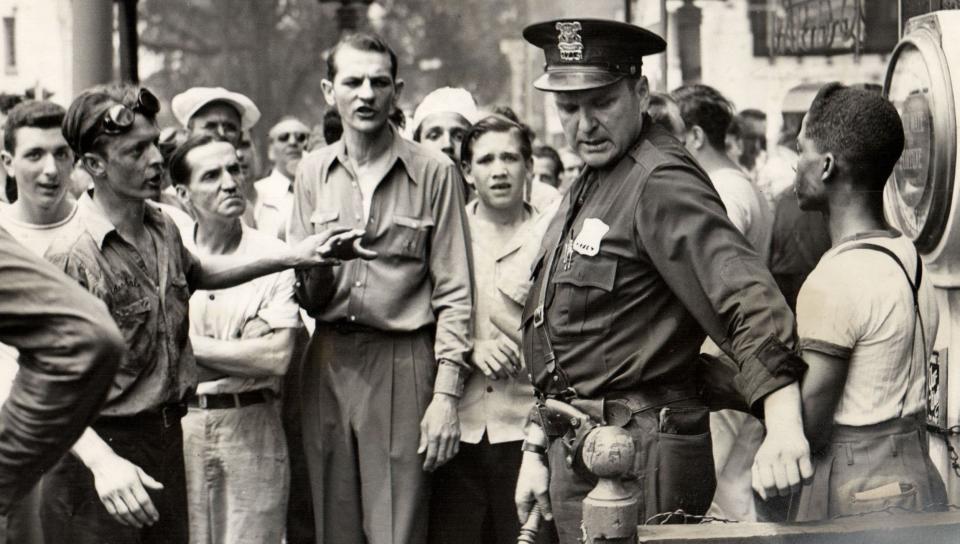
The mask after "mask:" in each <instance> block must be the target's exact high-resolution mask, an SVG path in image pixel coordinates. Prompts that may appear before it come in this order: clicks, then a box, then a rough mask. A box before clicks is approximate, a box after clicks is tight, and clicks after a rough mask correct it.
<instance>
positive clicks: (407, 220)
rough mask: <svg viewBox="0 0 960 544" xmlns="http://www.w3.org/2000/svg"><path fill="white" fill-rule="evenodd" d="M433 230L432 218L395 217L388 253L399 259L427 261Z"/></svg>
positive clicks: (388, 243)
mask: <svg viewBox="0 0 960 544" xmlns="http://www.w3.org/2000/svg"><path fill="white" fill-rule="evenodd" d="M432 228H433V219H432V218H429V217H423V218H421V217H410V216H406V215H394V216H393V225H392V226H391V228H390V234H389V241H388V242H387V252H388V253H389V254H391V255H395V256H397V257H403V258H409V259H418V260H425V259H426V253H427V240H428V237H429V236H430V231H431V230H432Z"/></svg>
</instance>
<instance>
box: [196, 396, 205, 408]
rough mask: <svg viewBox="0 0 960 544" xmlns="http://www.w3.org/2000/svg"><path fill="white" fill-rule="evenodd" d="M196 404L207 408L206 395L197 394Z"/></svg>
mask: <svg viewBox="0 0 960 544" xmlns="http://www.w3.org/2000/svg"><path fill="white" fill-rule="evenodd" d="M197 405H198V406H200V408H203V409H204V410H206V409H207V396H206V395H197Z"/></svg>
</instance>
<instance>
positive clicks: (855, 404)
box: [797, 232, 939, 426]
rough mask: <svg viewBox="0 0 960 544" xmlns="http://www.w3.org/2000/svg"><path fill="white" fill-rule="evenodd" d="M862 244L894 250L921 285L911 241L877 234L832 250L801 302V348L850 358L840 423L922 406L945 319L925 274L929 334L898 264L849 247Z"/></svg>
mask: <svg viewBox="0 0 960 544" xmlns="http://www.w3.org/2000/svg"><path fill="white" fill-rule="evenodd" d="M863 242H867V243H871V244H876V245H880V246H883V247H886V248H888V249H890V250H891V251H893V252H894V254H895V255H897V257H898V258H899V259H900V262H901V263H902V264H903V266H904V267H905V268H906V270H907V273H909V274H910V281H912V282H916V277H917V271H916V262H917V260H916V259H917V257H916V255H917V254H916V250H915V249H914V247H913V244H912V243H911V242H910V241H909V240H908V239H907V238H906V237H905V236H902V235H894V234H891V233H886V232H874V233H869V234H868V236H865V237H859V238H857V239H852V240H844V241H843V242H842V243H840V244H838V245H836V246H835V247H834V248H832V249H831V250H830V251H828V252H827V253H826V254H825V255H824V256H823V257H822V258H821V259H820V263H819V264H818V265H817V267H816V268H815V269H814V270H813V272H812V273H811V274H810V276H809V277H808V278H807V281H806V282H804V284H803V287H802V288H801V289H800V295H799V297H798V298H797V333H798V336H799V337H800V349H801V351H804V350H815V351H820V352H823V353H826V354H829V355H835V356H838V357H847V358H849V361H850V363H849V365H850V367H849V371H848V374H847V381H846V384H845V385H844V388H843V393H842V396H841V398H840V403H839V404H838V405H837V410H836V413H835V414H834V422H835V423H837V424H839V425H852V426H862V425H872V424H875V423H880V422H883V421H887V420H889V419H892V418H895V417H899V416H901V415H904V416H906V415H910V414H914V413H916V412H919V411H920V410H922V409H924V405H925V403H924V399H923V396H924V394H925V392H924V377H925V372H926V370H925V369H926V361H927V358H928V357H929V354H930V352H931V351H932V350H933V342H934V339H935V336H936V333H937V324H938V320H939V317H938V313H937V303H936V299H935V298H934V290H933V283H932V282H931V281H930V278H929V276H928V275H927V273H926V271H924V273H923V277H922V280H921V282H920V290H919V293H918V300H919V303H920V316H921V317H922V322H923V331H924V334H925V337H923V336H921V334H920V331H921V328H920V326H919V324H918V323H917V321H916V315H915V312H914V309H913V295H912V293H911V290H910V286H909V284H908V283H907V279H906V278H905V277H904V275H903V271H902V270H901V269H900V267H899V266H897V264H896V263H895V262H894V261H893V259H891V258H890V256H888V255H885V254H883V253H881V252H879V251H876V250H870V249H848V250H845V248H847V247H849V246H850V245H852V244H857V243H863ZM915 335H916V336H915ZM922 340H923V341H925V345H923V346H922V349H921V345H922V344H923V342H922ZM905 393H906V397H904V394H905ZM902 399H905V403H904V406H903V410H902V412H901V400H902Z"/></svg>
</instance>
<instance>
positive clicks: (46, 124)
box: [3, 100, 66, 153]
mask: <svg viewBox="0 0 960 544" xmlns="http://www.w3.org/2000/svg"><path fill="white" fill-rule="evenodd" d="M65 114H66V111H65V110H64V109H63V107H62V106H60V105H59V104H54V103H53V102H48V101H46V100H27V101H25V102H20V103H19V104H17V105H16V106H14V107H13V108H12V109H11V110H10V113H8V114H7V122H6V123H5V124H4V126H3V147H4V149H6V150H7V151H9V152H10V153H13V152H14V150H15V149H16V148H17V129H18V128H23V127H33V128H60V125H61V124H62V123H63V116H64V115H65Z"/></svg>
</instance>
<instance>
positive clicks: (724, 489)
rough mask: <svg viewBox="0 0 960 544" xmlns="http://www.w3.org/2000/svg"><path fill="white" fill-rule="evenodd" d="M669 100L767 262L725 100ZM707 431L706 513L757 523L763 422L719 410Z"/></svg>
mask: <svg viewBox="0 0 960 544" xmlns="http://www.w3.org/2000/svg"><path fill="white" fill-rule="evenodd" d="M673 98H674V99H675V100H676V103H677V106H679V113H680V116H681V118H682V120H683V125H684V127H685V131H684V134H683V136H682V138H681V139H682V141H683V142H684V144H685V146H686V148H687V150H688V151H689V152H690V154H691V155H693V157H694V158H695V159H697V162H699V163H700V166H702V167H703V169H704V170H706V172H707V175H708V176H710V181H711V182H712V183H713V187H714V188H715V189H716V190H717V193H718V194H719V195H720V200H721V201H722V202H723V207H724V208H725V209H726V212H727V217H729V218H730V221H731V222H732V223H733V225H734V226H735V227H736V228H737V230H739V231H740V232H741V233H742V234H743V235H744V236H745V237H746V238H747V241H749V242H750V245H751V246H753V249H754V250H756V252H757V253H758V254H759V255H760V258H761V259H762V261H763V262H764V263H766V262H767V261H768V259H769V250H770V236H771V233H772V231H773V213H772V212H771V210H770V208H769V207H768V206H767V202H766V200H765V199H764V198H763V195H762V194H761V193H760V191H759V190H758V189H757V187H756V186H755V185H754V184H753V183H752V182H751V181H750V179H749V178H747V176H746V174H744V172H743V170H741V169H740V167H739V166H738V165H737V164H736V163H735V162H733V160H732V159H730V157H729V156H728V155H727V153H726V135H727V129H728V128H729V126H730V123H731V122H732V121H733V108H732V106H731V104H730V102H729V101H728V100H727V99H726V98H724V97H723V95H721V94H720V93H719V92H718V91H717V90H716V89H714V88H712V87H708V86H706V85H687V86H684V87H680V88H679V89H677V90H675V91H674V92H673ZM702 351H703V353H705V354H707V355H708V356H710V357H714V358H720V359H725V358H726V355H725V354H724V353H723V351H722V350H721V349H720V348H719V347H718V346H717V345H716V344H715V343H714V342H713V341H712V340H709V339H708V340H707V341H706V342H705V343H704V345H703V350H702ZM727 362H728V363H729V364H731V365H733V364H734V363H733V362H732V361H729V360H727ZM714 364H722V363H720V362H715V363H714ZM710 431H711V435H712V438H713V456H714V464H715V466H716V469H717V491H716V494H715V495H714V500H713V504H712V505H711V511H710V514H711V515H716V516H718V517H724V518H728V519H735V520H739V521H757V520H758V514H757V510H756V508H755V506H754V500H753V489H752V488H751V473H750V471H751V465H752V463H753V457H754V455H755V454H756V451H757V448H759V447H760V443H761V442H762V440H763V424H762V423H760V421H759V420H758V419H757V418H755V417H753V416H752V415H750V414H747V413H744V412H739V411H736V410H720V411H715V412H712V413H711V414H710Z"/></svg>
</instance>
